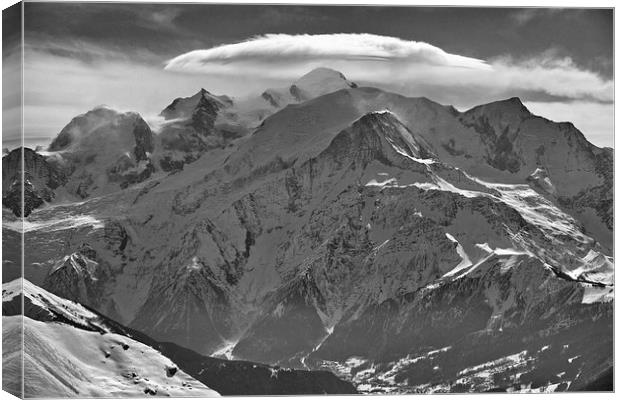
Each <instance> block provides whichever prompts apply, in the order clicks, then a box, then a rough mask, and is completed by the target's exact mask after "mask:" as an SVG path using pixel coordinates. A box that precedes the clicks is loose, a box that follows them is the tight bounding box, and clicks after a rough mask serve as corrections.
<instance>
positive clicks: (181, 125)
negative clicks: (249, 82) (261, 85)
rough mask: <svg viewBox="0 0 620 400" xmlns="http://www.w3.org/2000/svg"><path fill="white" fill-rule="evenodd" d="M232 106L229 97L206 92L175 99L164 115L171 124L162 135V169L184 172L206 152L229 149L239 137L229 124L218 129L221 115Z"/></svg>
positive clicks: (166, 125) (162, 114) (164, 128)
mask: <svg viewBox="0 0 620 400" xmlns="http://www.w3.org/2000/svg"><path fill="white" fill-rule="evenodd" d="M231 105H232V101H231V100H230V99H228V98H227V97H225V96H214V95H212V94H211V93H209V92H208V91H206V90H205V89H201V90H200V91H199V92H198V93H196V94H195V95H194V96H191V97H187V98H178V99H176V100H174V101H173V102H172V104H170V105H169V106H168V107H166V108H165V109H164V110H163V111H162V112H161V114H160V115H161V116H162V117H164V118H165V119H166V120H167V121H169V122H167V123H165V124H164V126H163V127H162V130H161V132H160V135H159V140H160V142H161V149H160V152H159V154H158V158H159V166H160V167H161V168H162V169H163V170H164V171H176V170H180V169H182V168H183V165H184V164H188V163H191V162H193V161H195V160H196V159H198V158H199V157H200V156H201V155H202V154H203V153H204V152H205V151H207V150H209V149H213V148H217V147H223V146H226V145H227V144H228V143H229V142H230V140H232V139H235V138H236V137H237V134H236V133H234V132H229V131H227V130H226V126H225V125H224V126H222V127H216V120H217V118H218V115H219V114H220V113H221V112H224V111H225V110H226V109H227V108H229V107H230V106H231Z"/></svg>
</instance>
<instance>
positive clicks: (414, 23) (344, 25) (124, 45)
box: [25, 3, 613, 77]
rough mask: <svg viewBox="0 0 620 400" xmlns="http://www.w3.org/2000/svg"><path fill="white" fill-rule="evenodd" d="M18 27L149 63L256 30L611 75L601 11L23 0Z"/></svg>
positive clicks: (608, 27)
mask: <svg viewBox="0 0 620 400" xmlns="http://www.w3.org/2000/svg"><path fill="white" fill-rule="evenodd" d="M25 20H26V27H25V31H26V40H27V41H28V40H29V39H30V40H32V41H33V42H36V41H38V40H41V39H45V38H49V39H51V40H59V41H71V40H75V38H80V39H81V40H85V41H92V42H94V43H97V44H98V45H100V46H105V47H111V48H115V49H119V50H121V51H129V52H130V51H132V49H140V50H141V51H144V50H148V52H150V53H152V54H142V55H141V56H142V57H145V58H146V57H148V56H153V57H154V59H157V58H160V59H166V58H171V57H173V56H175V55H178V54H180V53H182V52H186V51H190V50H194V49H197V48H208V47H212V46H215V45H219V44H225V43H231V42H238V41H242V40H244V39H247V38H249V37H251V36H254V35H260V34H265V33H290V34H298V33H308V34H319V33H357V32H360V33H361V32H364V33H374V34H379V35H386V36H395V37H399V38H401V39H409V40H416V41H424V42H428V43H430V44H432V45H435V46H438V47H440V48H442V49H444V50H445V51H448V52H451V53H456V54H461V55H466V56H470V57H476V58H483V59H488V58H491V57H494V56H500V55H504V54H507V53H508V54H511V55H512V56H515V57H528V56H533V55H536V54H539V53H541V52H544V51H548V50H549V49H553V51H555V52H557V56H570V57H572V58H573V60H574V61H575V62H576V63H577V64H578V65H580V66H582V67H584V68H587V69H591V70H595V71H597V72H599V73H602V74H604V76H606V77H611V75H612V58H613V12H612V10H610V9H559V8H555V9H548V8H547V9H536V8H529V9H523V8H521V9H515V8H449V7H433V8H423V7H379V6H374V7H353V6H263V5H199V4H183V5H179V4H151V5H149V4H66V3H64V4H63V3H26V7H25ZM85 57H86V56H85ZM149 61H152V60H149Z"/></svg>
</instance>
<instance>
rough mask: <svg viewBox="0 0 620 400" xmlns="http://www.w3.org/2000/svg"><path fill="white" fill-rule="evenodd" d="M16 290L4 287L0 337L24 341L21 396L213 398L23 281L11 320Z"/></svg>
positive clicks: (149, 352)
mask: <svg viewBox="0 0 620 400" xmlns="http://www.w3.org/2000/svg"><path fill="white" fill-rule="evenodd" d="M21 285H22V281H21V280H16V281H13V282H10V283H8V284H4V285H3V294H2V297H3V299H2V300H3V335H5V337H6V336H8V335H15V336H20V334H21V332H23V335H24V336H23V337H24V377H25V379H24V385H25V386H24V396H26V397H42V396H57V397H61V396H62V397H73V396H76V397H84V396H90V397H101V396H111V395H112V396H132V395H133V396H144V395H159V396H189V395H194V396H201V397H213V396H218V394H217V393H216V392H214V391H213V390H211V389H209V388H208V387H206V386H205V385H203V384H201V383H200V382H199V381H197V380H195V379H193V378H192V377H190V376H189V375H187V374H186V373H185V372H183V371H180V370H179V368H178V367H177V366H176V365H175V364H174V363H173V362H172V361H170V360H169V359H168V358H166V357H164V356H163V355H161V354H160V353H159V352H157V351H156V350H154V349H153V348H151V347H149V346H147V345H144V344H142V343H140V342H137V341H135V340H133V339H131V338H130V337H127V336H124V335H119V334H116V333H114V332H113V331H111V330H110V329H109V328H108V327H107V326H106V324H105V323H104V322H103V321H102V320H101V319H100V318H98V316H97V315H96V314H94V313H92V312H90V311H88V310H87V309H85V308H83V307H81V306H80V305H78V304H75V303H72V302H69V301H66V300H63V299H61V298H59V297H57V296H54V295H52V294H49V293H47V292H45V291H43V290H41V289H38V288H37V287H36V286H34V285H32V284H31V283H30V282H28V281H23V286H24V292H23V293H24V302H25V310H24V317H23V319H22V317H21V316H20V315H14V316H10V315H11V312H10V311H9V310H11V309H16V311H18V312H19V305H18V304H17V303H20V302H21V300H20V297H21V295H20V293H22V288H21ZM50 321H58V322H60V323H50ZM22 322H23V328H22ZM22 329H23V331H22ZM9 371H11V369H9V370H8V371H7V370H5V372H9Z"/></svg>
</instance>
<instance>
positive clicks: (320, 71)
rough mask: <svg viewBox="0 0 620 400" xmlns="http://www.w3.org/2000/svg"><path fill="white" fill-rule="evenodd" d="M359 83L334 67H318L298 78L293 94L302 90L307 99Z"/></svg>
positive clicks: (303, 96) (353, 86)
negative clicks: (350, 79) (352, 80)
mask: <svg viewBox="0 0 620 400" xmlns="http://www.w3.org/2000/svg"><path fill="white" fill-rule="evenodd" d="M355 87H357V85H356V84H355V83H353V82H351V81H349V80H347V78H345V76H344V75H343V74H342V73H340V72H338V71H335V70H333V69H329V68H316V69H314V70H312V71H310V72H308V73H307V74H306V75H304V76H302V77H301V78H299V79H298V80H296V81H295V82H294V83H293V85H292V86H291V90H290V91H291V94H293V93H294V92H295V93H299V92H298V91H296V90H295V89H293V88H297V89H298V90H300V91H301V93H300V94H301V96H302V98H305V99H306V100H308V99H311V98H314V97H318V96H321V95H324V94H327V93H331V92H335V91H337V90H340V89H349V88H355Z"/></svg>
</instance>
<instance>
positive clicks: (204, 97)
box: [159, 88, 232, 120]
mask: <svg viewBox="0 0 620 400" xmlns="http://www.w3.org/2000/svg"><path fill="white" fill-rule="evenodd" d="M230 105H232V100H230V98H229V97H228V96H216V95H214V94H212V93H210V92H209V91H207V90H205V89H204V88H201V89H200V90H199V91H198V92H197V93H196V94H194V95H193V96H190V97H177V98H176V99H174V101H173V102H172V103H170V105H168V106H167V107H166V108H164V109H163V110H162V112H161V113H160V114H159V115H161V116H162V117H164V118H165V119H166V120H170V119H185V118H190V117H192V115H194V113H195V112H196V110H197V109H200V108H205V107H209V108H210V109H214V110H215V111H217V110H219V109H221V108H226V107H228V106H230Z"/></svg>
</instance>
